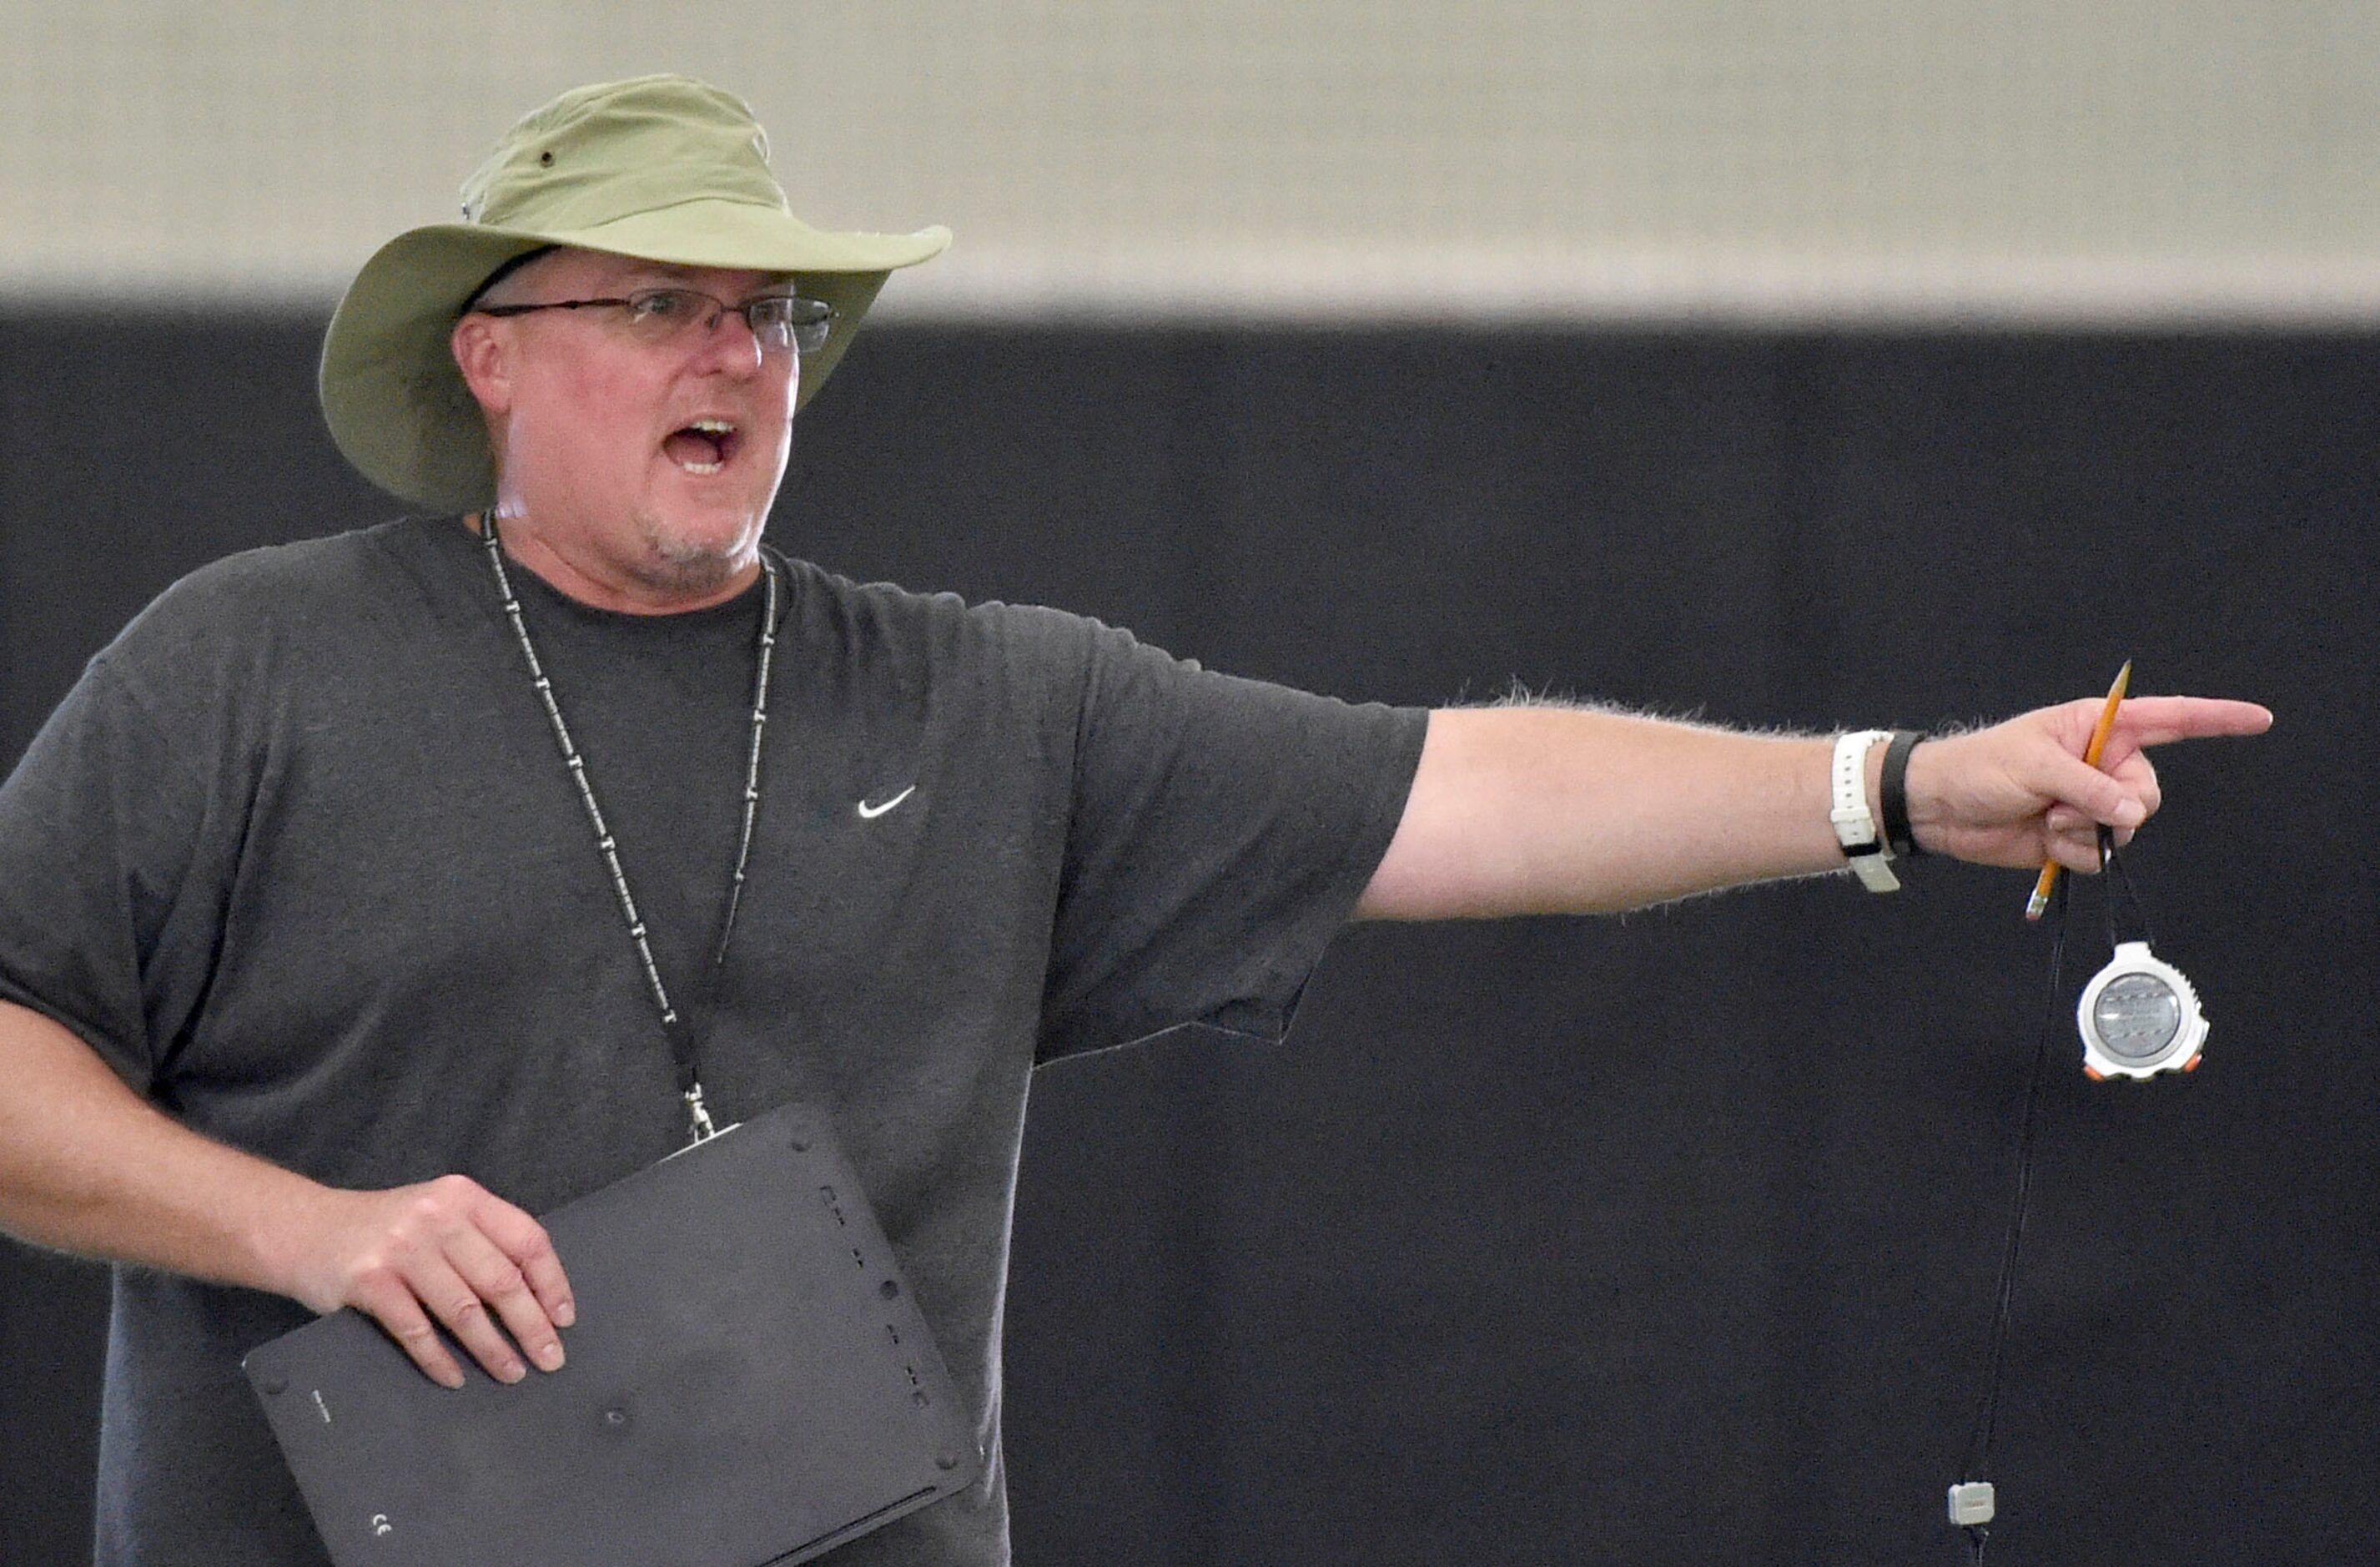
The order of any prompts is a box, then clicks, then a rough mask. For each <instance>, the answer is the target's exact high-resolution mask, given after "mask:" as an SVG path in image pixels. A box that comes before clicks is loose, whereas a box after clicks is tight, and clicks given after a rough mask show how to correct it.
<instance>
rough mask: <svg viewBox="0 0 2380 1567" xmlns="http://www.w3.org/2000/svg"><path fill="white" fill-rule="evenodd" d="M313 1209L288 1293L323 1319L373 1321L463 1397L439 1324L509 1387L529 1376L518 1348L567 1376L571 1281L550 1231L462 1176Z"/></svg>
mask: <svg viewBox="0 0 2380 1567" xmlns="http://www.w3.org/2000/svg"><path fill="white" fill-rule="evenodd" d="M305 1208H306V1209H307V1212H306V1216H305V1219H304V1220H303V1221H302V1222H300V1223H299V1224H298V1225H297V1226H296V1227H295V1233H293V1234H292V1235H291V1237H290V1239H289V1241H288V1243H287V1244H288V1245H289V1246H290V1253H289V1256H288V1258H287V1260H286V1262H285V1264H284V1266H285V1268H286V1269H287V1274H288V1280H287V1284H286V1287H285V1291H284V1293H285V1294H289V1295H291V1296H293V1297H294V1298H296V1299H297V1300H298V1301H300V1302H302V1303H304V1304H305V1305H307V1306H312V1307H313V1308H314V1309H315V1310H316V1311H321V1312H331V1311H335V1310H337V1309H338V1308H339V1307H341V1306H354V1307H355V1308H356V1309H357V1310H358V1311H361V1312H364V1313H365V1314H367V1315H368V1316H370V1317H371V1318H373V1319H374V1320H376V1321H378V1322H379V1323H380V1325H381V1326H382V1327H383V1328H385V1329H387V1330H388V1331H389V1334H390V1336H391V1337H393V1338H395V1340H396V1342H397V1343H398V1344H399V1345H401V1346H402V1347H403V1348H404V1350H405V1353H406V1354H409V1355H411V1356H412V1357H413V1362H414V1364H415V1365H417V1366H419V1367H421V1369H422V1371H423V1372H424V1373H425V1374H427V1375H428V1376H429V1377H430V1379H431V1380H432V1381H435V1382H438V1383H440V1384H442V1385H443V1386H445V1387H449V1388H459V1387H461V1386H462V1385H463V1370H462V1367H459V1366H457V1365H456V1364H455V1357H454V1356H453V1355H452V1354H448V1353H447V1350H446V1347H445V1345H444V1344H443V1342H441V1341H440V1339H439V1337H438V1334H437V1332H436V1330H435V1329H434V1328H433V1327H432V1321H433V1319H434V1320H435V1322H436V1323H437V1324H439V1325H442V1326H443V1327H444V1328H445V1329H446V1330H447V1331H448V1332H450V1333H452V1334H454V1336H455V1340H456V1342H459V1343H461V1344H462V1346H463V1347H464V1348H465V1349H467V1350H468V1351H469V1352H470V1353H471V1357H472V1358H473V1359H475V1360H477V1361H478V1362H479V1363H480V1366H481V1367H484V1368H485V1369H486V1371H487V1373H488V1375H489V1376H491V1377H493V1378H494V1379H496V1380H498V1381H500V1382H517V1381H519V1380H520V1379H522V1378H523V1377H525V1376H527V1375H528V1368H527V1367H525V1366H523V1364H522V1362H521V1356H520V1354H519V1353H518V1352H516V1349H515V1347H514V1346H515V1345H516V1344H517V1345H518V1346H519V1350H520V1351H525V1352H527V1354H528V1358H529V1359H530V1360H532V1361H534V1362H535V1363H536V1364H537V1365H538V1366H539V1367H541V1368H542V1369H544V1370H547V1371H556V1370H559V1369H561V1367H562V1361H563V1354H562V1337H561V1334H560V1333H559V1332H557V1331H556V1330H557V1329H561V1328H567V1327H569V1326H570V1324H571V1322H572V1320H573V1319H574V1317H575V1315H576V1314H575V1310H574V1307H573V1306H572V1304H571V1298H570V1282H569V1280H568V1279H567V1278H565V1276H564V1273H563V1270H562V1262H561V1259H560V1258H558V1257H555V1256H554V1252H553V1242H552V1241H550V1240H549V1239H547V1237H546V1233H545V1230H544V1227H543V1226H542V1225H540V1224H539V1223H538V1221H536V1220H534V1219H532V1218H530V1217H529V1216H528V1214H526V1213H524V1212H522V1211H521V1210H520V1209H517V1208H515V1207H514V1206H513V1205H512V1204H510V1203H508V1202H505V1201H504V1199H503V1198H501V1197H495V1196H493V1195H492V1194H491V1193H490V1192H489V1191H488V1190H487V1189H486V1188H485V1187H483V1186H481V1185H480V1184H478V1183H476V1182H474V1181H471V1180H468V1179H467V1178H466V1177H464V1176H461V1175H446V1176H442V1177H440V1178H439V1179H438V1180H435V1181H430V1182H425V1183H423V1184H420V1185H418V1186H400V1187H397V1188H396V1189H395V1190H393V1191H382V1192H348V1191H338V1190H334V1189H332V1188H330V1187H320V1188H317V1189H316V1191H315V1193H314V1194H313V1197H312V1198H311V1200H310V1201H309V1202H308V1203H307V1204H306V1205H305ZM499 1323H501V1324H502V1325H501V1327H500V1326H499Z"/></svg>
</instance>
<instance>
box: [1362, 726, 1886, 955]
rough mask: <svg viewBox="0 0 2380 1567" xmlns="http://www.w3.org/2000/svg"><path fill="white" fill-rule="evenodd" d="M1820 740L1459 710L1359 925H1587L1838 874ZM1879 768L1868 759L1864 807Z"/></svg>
mask: <svg viewBox="0 0 2380 1567" xmlns="http://www.w3.org/2000/svg"><path fill="white" fill-rule="evenodd" d="M1830 757H1831V747H1830V746H1829V743H1828V741H1825V740H1814V739H1805V738H1782V737H1778V736H1773V735H1743V734H1735V733H1730V732H1728V731H1725V730H1718V729H1709V728H1705V727H1702V726H1699V725H1694V724H1688V723H1671V722H1668V721H1664V720H1659V719H1648V718H1640V717H1636V716H1634V715H1632V714H1626V713H1616V712H1606V711H1594V710H1579V709H1566V708H1528V707H1509V708H1462V709H1450V710H1447V711H1439V712H1435V713H1432V714H1431V715H1430V726H1429V737H1428V740H1427V743H1426V744H1425V745H1424V747H1423V750H1422V760H1421V767H1420V770H1419V771H1418V772H1417V773H1416V775H1415V783H1414V792H1413V795H1412V797H1411V799H1410V801H1409V803H1408V806H1407V810H1406V816H1405V820H1403V823H1401V824H1400V826H1399V828H1398V832H1397V838H1396V842H1395V843H1394V844H1392V845H1391V846H1390V851H1389V856H1388V857H1387V858H1386V859H1385V860H1384V861H1383V863H1382V865H1381V869H1380V874H1379V876H1378V877H1377V878H1376V879H1375V880H1374V881H1373V883H1372V885H1371V887H1370V889H1369V890H1367V891H1366V894H1365V898H1364V902H1363V905H1360V906H1359V908H1358V910H1357V912H1358V914H1359V915H1360V916H1364V917H1374V918H1403V919H1437V918H1460V917H1475V916H1491V915H1507V914H1553V913H1595V912H1602V911H1608V910H1612V909H1620V908H1631V907H1634V906H1637V905H1643V904H1651V903H1659V902H1663V901H1665V900H1668V899H1670V898H1678V897H1683V896H1686V895H1688V894H1690V893H1701V892H1708V891H1710V890H1712V889H1714V888H1718V887H1727V886H1732V885H1735V884H1737V883H1739V882H1743V881H1764V880H1768V879H1771V878H1775V877H1783V876H1798V875H1807V874H1811V873H1813V872H1816V871H1822V870H1829V869H1841V868H1842V866H1843V863H1844V861H1843V855H1842V850H1841V847H1840V844H1838V843H1837V841H1836V838H1835V834H1834V830H1833V828H1832V827H1831V826H1830V825H1829V823H1828V809H1829V807H1830V803H1831V801H1830V790H1829V786H1828V763H1829V760H1830ZM1880 765H1881V763H1880V759H1876V758H1871V759H1870V798H1871V808H1873V798H1874V795H1873V791H1874V773H1875V770H1876V768H1877V767H1879V766H1880Z"/></svg>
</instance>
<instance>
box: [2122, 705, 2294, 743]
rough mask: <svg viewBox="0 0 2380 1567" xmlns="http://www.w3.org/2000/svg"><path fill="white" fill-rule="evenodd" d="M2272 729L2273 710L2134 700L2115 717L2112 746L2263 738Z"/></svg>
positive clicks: (2257, 706)
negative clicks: (2217, 738) (2233, 737)
mask: <svg viewBox="0 0 2380 1567" xmlns="http://www.w3.org/2000/svg"><path fill="white" fill-rule="evenodd" d="M2272 726H2273V714H2272V710H2271V709H2269V708H2265V707H2261V706H2259V705H2258V704H2256V703H2254V702H2238V701H2232V700H2229V699H2228V698H2220V697H2134V698H2131V699H2130V700H2128V701H2126V702H2125V703H2124V705H2123V707H2122V709H2121V710H2119V711H2118V712H2117V714H2116V728H2115V734H2114V736H2113V738H2112V739H2111V740H2110V745H2111V746H2112V745H2113V744H2115V743H2116V742H2117V741H2122V742H2127V743H2129V744H2131V745H2132V746H2135V747H2140V746H2165V745H2170V744H2172V743H2173V742H2174V741H2176V740H2205V739H2212V738H2214V737H2216V736H2217V735H2262V734H2263V733H2264V732H2265V730H2267V729H2270V728H2271V727H2272Z"/></svg>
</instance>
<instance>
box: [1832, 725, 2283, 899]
mask: <svg viewBox="0 0 2380 1567" xmlns="http://www.w3.org/2000/svg"><path fill="white" fill-rule="evenodd" d="M2103 705H2104V704H2103V703H2102V702H2101V700H2100V699H2099V698H2095V697H2094V698H2083V699H2081V700H2078V701H2072V702H2068V703H2065V704H2063V705H2062V706H2059V707H2054V708H2042V709H2039V710H2037V711H2033V712H2029V713H2025V714H2023V715H2022V716H2021V717H2017V718H2012V719H2010V720H2009V721H2008V722H2007V723H1998V724H1994V725H1993V726H1992V727H1991V728H1989V729H1981V730H1977V731H1975V732H1974V733H1973V734H1971V735H1953V736H1950V737H1949V738H1947V739H1940V740H1929V741H1927V742H1926V743H1925V744H1924V745H1922V746H1920V747H1917V748H1916V749H1915V750H1914V751H1912V752H1911V753H1910V756H1909V781H1908V783H1909V822H1910V827H1911V830H1912V831H1913V832H1914V833H1915V835H1916V838H1917V844H1918V846H1919V847H1920V848H1923V849H1925V850H1926V851H1928V852H1929V853H1934V854H1942V855H1949V856H1953V857H1955V858H1958V859H1964V860H1973V861H1974V862H1976V863H1977V864H1981V865H2000V866H2011V867H2025V868H2033V867H2037V866H2039V865H2040V864H2041V863H2042V862H2043V861H2044V860H2046V859H2053V858H2054V859H2056V860H2057V861H2058V863H2059V864H2060V865H2063V866H2065V867H2066V868H2067V869H2070V870H2096V869H2098V868H2099V844H2098V831H2099V827H2100V825H2101V824H2102V823H2105V824H2106V825H2107V826H2109V827H2112V828H2114V829H2116V835H2117V840H2118V842H2119V843H2120V842H2124V841H2127V840H2129V839H2130V838H2131V835H2132V832H2133V831H2134V830H2135V829H2136V828H2138V827H2139V826H2140V824H2141V823H2142V822H2143V821H2145V820H2148V819H2149V818H2150V817H2151V816H2152V815H2154V814H2155V811H2156V808H2157V804H2158V798H2159V796H2158V793H2157V780H2156V769H2155V768H2154V767H2152V766H2150V765H2149V759H2148V757H2147V756H2146V755H2145V754H2144V752H2145V748H2146V747H2150V746H2162V745H2166V744H2168V743H2170V742H2172V741H2175V740H2196V739H2204V738H2207V737H2209V736H2213V735H2261V734H2263V733H2264V732H2265V730H2266V729H2268V728H2270V727H2271V726H2272V723H2273V715H2272V714H2271V713H2270V712H2268V711H2265V709H2263V708H2261V707H2258V706H2257V705H2255V704H2254V703H2253V702H2232V701H2219V700H2214V699H2210V698H2199V697H2141V698H2134V699H2132V700H2129V701H2127V702H2125V703H2124V704H2123V706H2122V707H2120V708H2119V709H2118V710H2117V712H2116V724H2115V727H2114V728H2113V729H2112V730H2110V731H2109V732H2108V735H2107V750H2106V751H2105V752H2103V753H2102V754H2101V756H2100V758H2099V765H2098V766H2097V767H2096V768H2094V767H2090V766H2087V765H2085V764H2084V762H2083V752H2084V751H2085V750H2086V749H2087V748H2088V747H2089V746H2090V741H2091V730H2092V726H2093V725H2094V724H2095V723H2097V722H2098V717H2099V711H2100V709H2101V707H2102V706H2103ZM1881 754H1882V753H1881V749H1880V748H1879V750H1878V751H1877V752H1876V753H1874V754H1873V755H1872V758H1871V761H1870V767H1871V770H1872V771H1873V769H1875V768H1876V767H1877V766H1879V765H1880V761H1879V760H1878V759H1879V758H1880V757H1881Z"/></svg>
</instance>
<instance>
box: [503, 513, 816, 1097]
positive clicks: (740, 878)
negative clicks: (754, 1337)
mask: <svg viewBox="0 0 2380 1567" xmlns="http://www.w3.org/2000/svg"><path fill="white" fill-rule="evenodd" d="M482 523H483V526H482V528H481V529H480V532H481V543H482V544H483V545H484V546H485V548H486V550H487V552H488V567H489V569H490V570H491V571H492V572H493V573H494V574H495V578H496V592H497V593H498V595H500V596H501V597H502V598H503V600H504V614H505V617H506V618H507V619H509V620H510V621H511V622H512V626H513V636H514V637H515V638H517V639H518V641H519V642H520V650H521V658H522V659H523V661H525V662H527V663H528V674H529V679H530V681H531V682H532V683H533V684H534V685H535V686H536V687H537V695H538V699H539V700H540V701H541V702H543V703H544V704H545V716H546V718H547V719H548V720H549V721H550V722H551V723H553V738H554V743H555V744H556V745H557V746H559V747H561V749H562V760H563V765H564V766H565V767H567V768H568V769H569V770H570V781H571V782H572V783H574V784H577V785H578V801H579V803H580V804H581V805H583V806H585V807H586V808H587V824H588V826H589V827H591V828H593V829H594V831H595V848H596V850H597V852H598V853H600V854H601V856H603V866H604V869H607V870H609V871H610V872H611V873H612V892H613V895H614V896H615V897H616V898H617V899H618V900H619V904H620V914H621V916H622V917H624V918H625V919H626V921H627V923H628V939H629V940H630V941H634V942H635V943H636V947H637V960H638V961H639V962H640V963H641V964H642V965H643V966H644V971H645V984H646V986H647V988H648V989H650V990H651V991H652V996H653V1004H654V1006H655V1007H657V1008H658V1009H660V1013H661V1020H662V1035H663V1037H665V1038H666V1039H668V1040H669V1046H670V1055H671V1058H672V1059H673V1060H674V1061H675V1062H676V1063H677V1085H678V1095H679V1097H680V1098H681V1099H685V1101H686V1138H687V1141H688V1143H689V1144H693V1143H699V1142H702V1141H705V1140H706V1139H708V1138H710V1137H713V1136H717V1135H718V1128H716V1127H714V1126H713V1125H712V1124H710V1111H709V1110H707V1109H705V1108H704V1106H703V1102H702V1075H701V1072H700V1070H699V1063H698V1059H697V1051H698V1039H697V1030H696V1028H695V1026H693V1025H692V1024H690V1023H689V1022H687V1021H686V1019H685V1018H683V1017H681V1016H680V1015H679V1014H678V1010H677V1007H676V1006H675V1005H674V1003H673V1002H671V1001H670V994H669V987H668V986H666V985H664V984H662V971H661V966H660V965H659V964H657V963H655V962H654V961H653V949H652V946H651V944H650V942H648V941H646V940H645V921H644V917H643V916H641V915H639V914H638V913H637V900H636V898H635V896H634V895H633V894H632V893H630V892H629V891H628V874H627V872H626V871H625V869H622V868H621V865H620V855H619V845H618V840H617V839H615V838H614V837H613V833H612V829H611V827H610V826H609V825H608V824H607V823H606V822H605V821H604V820H603V808H602V807H601V806H599V805H597V804H596V803H595V785H594V783H593V782H592V781H591V780H590V779H589V777H588V776H587V759H586V758H585V757H584V756H582V755H580V754H579V750H578V747H577V744H576V743H575V742H573V741H572V739H571V738H570V725H569V724H567V723H564V722H563V718H562V704H561V703H559V702H558V701H556V700H555V699H554V696H553V681H552V680H551V679H549V678H547V676H546V673H545V666H544V665H543V664H542V663H540V662H539V660H538V656H537V648H536V645H535V644H534V643H532V642H531V641H530V640H529V635H528V622H527V621H526V620H524V619H523V618H522V616H521V606H520V600H519V599H518V598H516V596H515V595H514V593H513V581H512V576H511V574H510V573H509V572H507V571H506V570H505V569H504V548H503V545H502V543H501V541H499V540H498V539H497V537H496V518H495V514H494V513H493V512H490V513H487V514H485V516H484V517H483V519H482ZM760 570H761V572H762V574H763V576H764V577H766V579H767V582H768V591H767V594H766V596H765V598H764V600H763V601H762V604H761V609H760V635H759V647H758V650H757V657H756V659H755V663H756V664H757V666H758V667H757V670H756V673H755V674H754V675H753V680H752V746H751V751H750V754H749V756H748V757H747V760H746V762H745V767H744V831H743V834H742V836H741V838H740V840H739V841H738V842H737V844H736V846H735V875H734V876H733V877H732V878H730V879H729V881H728V883H727V905H726V908H725V910H724V912H723V914H722V917H721V919H720V925H719V941H718V944H717V946H716V947H714V948H713V949H712V953H711V959H710V973H709V975H708V977H707V983H706V985H705V987H704V992H703V997H702V1000H703V1001H704V1002H708V1000H709V995H710V990H711V988H712V987H715V986H716V985H717V983H718V979H719V975H720V973H721V971H722V969H724V968H725V967H726V966H727V943H728V941H729V939H730V938H731V937H733V936H734V935H735V915H736V911H737V910H738V909H739V908H740V907H741V906H742V905H743V902H744V877H745V870H746V868H747V862H748V861H749V860H750V859H751V857H752V828H753V824H754V823H755V822H756V821H757V820H759V814H760V747H761V742H762V739H763V737H764V736H765V735H766V734H767V732H768V724H769V664H770V662H771V659H772V658H773V657H774V656H775V653H776V650H777V565H776V563H775V562H774V561H771V559H769V557H768V555H767V554H766V553H762V554H761V556H760ZM702 1010H705V1011H707V1010H708V1008H707V1006H705V1007H704V1008H702Z"/></svg>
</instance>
